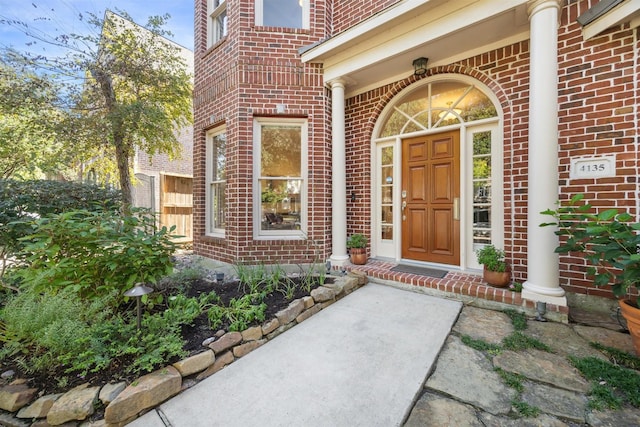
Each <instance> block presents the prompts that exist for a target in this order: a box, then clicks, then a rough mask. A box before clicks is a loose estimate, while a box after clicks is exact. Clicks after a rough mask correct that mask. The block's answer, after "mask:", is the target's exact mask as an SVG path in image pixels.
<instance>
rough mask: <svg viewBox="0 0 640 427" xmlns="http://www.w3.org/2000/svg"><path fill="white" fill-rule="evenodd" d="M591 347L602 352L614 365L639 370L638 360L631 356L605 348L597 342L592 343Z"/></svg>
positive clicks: (639, 361) (639, 360) (615, 349)
mask: <svg viewBox="0 0 640 427" xmlns="http://www.w3.org/2000/svg"><path fill="white" fill-rule="evenodd" d="M591 347H593V348H595V349H596V350H599V351H600V352H602V353H603V354H604V355H605V356H607V357H608V358H609V360H610V361H611V363H613V364H614V365H619V366H622V367H625V368H629V369H635V370H640V358H638V357H636V356H634V355H632V354H629V353H627V352H624V351H622V350H618V349H617V348H613V347H607V346H606V345H602V344H600V343H597V342H592V343H591Z"/></svg>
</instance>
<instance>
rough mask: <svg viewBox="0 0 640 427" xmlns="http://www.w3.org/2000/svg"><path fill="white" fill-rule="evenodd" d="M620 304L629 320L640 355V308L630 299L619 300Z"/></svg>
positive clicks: (630, 330)
mask: <svg viewBox="0 0 640 427" xmlns="http://www.w3.org/2000/svg"><path fill="white" fill-rule="evenodd" d="M618 304H620V310H621V311H622V316H623V317H624V319H625V320H626V321H627V328H628V329H629V333H630V334H631V341H632V342H633V347H634V348H635V349H636V356H640V309H638V308H637V307H636V306H635V305H634V304H633V303H631V301H628V300H618Z"/></svg>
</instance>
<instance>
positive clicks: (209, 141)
mask: <svg viewBox="0 0 640 427" xmlns="http://www.w3.org/2000/svg"><path fill="white" fill-rule="evenodd" d="M226 132H227V128H226V126H222V127H218V128H215V129H213V130H210V131H208V132H207V134H206V150H205V151H206V153H205V155H206V159H207V160H206V169H207V170H206V179H205V206H206V209H205V235H207V236H210V237H220V238H224V237H225V229H224V228H213V229H211V228H210V227H211V214H212V212H211V201H212V200H211V199H212V197H213V195H212V194H211V184H214V183H216V182H221V181H214V180H213V179H212V177H213V164H212V159H211V150H212V149H213V147H212V145H213V138H214V137H216V136H218V135H220V134H223V133H226ZM225 156H226V153H225ZM225 163H226V162H225ZM225 183H226V180H225ZM225 200H226V198H225ZM225 204H226V202H225ZM225 210H226V209H225Z"/></svg>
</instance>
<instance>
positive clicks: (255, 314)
mask: <svg viewBox="0 0 640 427" xmlns="http://www.w3.org/2000/svg"><path fill="white" fill-rule="evenodd" d="M254 298H255V296H254V295H251V294H246V295H244V296H242V297H240V298H238V299H236V298H232V299H231V301H229V305H228V306H226V307H225V306H223V305H214V306H212V307H211V308H210V309H209V310H208V313H207V314H208V317H209V322H211V329H215V328H217V327H219V326H220V325H222V323H223V322H224V321H227V322H228V323H229V328H228V329H229V331H242V330H244V329H246V328H247V327H248V326H249V325H250V324H251V323H252V322H254V321H259V322H262V321H264V317H265V312H266V310H267V305H266V304H265V303H264V302H256V301H255V299H254Z"/></svg>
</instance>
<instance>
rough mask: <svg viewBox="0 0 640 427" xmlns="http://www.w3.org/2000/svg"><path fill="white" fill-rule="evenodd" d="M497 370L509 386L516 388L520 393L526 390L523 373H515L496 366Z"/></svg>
mask: <svg viewBox="0 0 640 427" xmlns="http://www.w3.org/2000/svg"><path fill="white" fill-rule="evenodd" d="M495 371H496V372H497V373H498V375H500V378H502V381H504V383H505V384H506V385H507V386H509V387H511V388H512V389H514V390H516V391H517V392H518V393H522V392H523V391H524V385H523V381H524V377H523V376H522V375H520V374H514V373H513V372H509V371H505V370H504V369H500V368H496V369H495Z"/></svg>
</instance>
